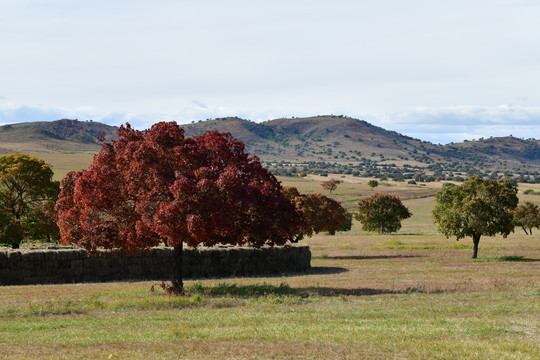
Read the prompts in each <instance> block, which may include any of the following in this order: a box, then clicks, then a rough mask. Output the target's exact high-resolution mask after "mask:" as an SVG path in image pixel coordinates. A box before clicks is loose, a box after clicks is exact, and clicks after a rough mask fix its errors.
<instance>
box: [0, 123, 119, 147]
mask: <svg viewBox="0 0 540 360" xmlns="http://www.w3.org/2000/svg"><path fill="white" fill-rule="evenodd" d="M102 134H103V135H105V141H110V140H112V139H114V138H116V137H117V128H116V127H114V126H109V125H105V124H102V123H99V122H93V121H78V120H69V119H62V120H57V121H51V122H48V121H42V122H28V123H19V124H11V125H4V126H0V154H6V153H12V152H27V153H55V152H96V151H99V148H100V145H99V140H98V137H99V136H100V135H102Z"/></svg>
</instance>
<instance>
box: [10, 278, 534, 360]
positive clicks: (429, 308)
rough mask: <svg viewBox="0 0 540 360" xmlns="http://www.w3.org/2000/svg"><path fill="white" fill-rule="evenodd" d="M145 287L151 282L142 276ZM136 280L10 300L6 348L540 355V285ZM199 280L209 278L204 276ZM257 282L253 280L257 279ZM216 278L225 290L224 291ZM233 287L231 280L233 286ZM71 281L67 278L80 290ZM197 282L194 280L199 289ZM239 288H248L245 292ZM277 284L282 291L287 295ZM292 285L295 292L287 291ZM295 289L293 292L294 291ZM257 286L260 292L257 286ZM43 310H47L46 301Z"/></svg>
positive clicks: (101, 352)
mask: <svg viewBox="0 0 540 360" xmlns="http://www.w3.org/2000/svg"><path fill="white" fill-rule="evenodd" d="M139 285H142V284H139ZM261 286H262V287H266V288H267V289H270V291H269V292H268V293H266V294H263V295H255V294H253V293H252V292H251V291H249V290H248V291H247V292H246V293H244V290H246V289H245V288H242V286H241V285H234V286H232V288H236V290H240V291H233V294H230V293H226V292H223V285H217V286H216V287H212V286H210V287H208V288H207V289H206V290H205V291H202V292H203V293H204V294H201V293H200V292H201V291H198V290H200V288H198V289H196V291H195V292H197V294H194V295H188V296H185V297H170V296H166V295H161V294H152V293H150V292H148V291H146V292H141V291H140V290H138V289H135V288H133V287H132V286H127V288H128V289H126V290H123V291H118V290H117V289H107V286H104V288H103V289H102V290H101V291H100V292H98V293H93V291H90V292H88V293H87V294H84V293H83V294H79V295H78V296H75V297H73V298H70V299H64V300H59V301H57V302H54V301H53V302H45V303H42V304H41V305H37V304H35V303H34V304H32V303H27V304H19V305H12V306H11V308H10V309H16V311H15V312H14V311H13V310H8V311H6V306H3V307H2V308H1V309H2V310H0V334H1V340H0V349H2V351H1V355H0V356H1V357H2V358H19V357H31V358H42V359H43V358H64V357H72V358H124V359H129V358H146V359H158V358H182V357H185V358H203V359H215V358H246V359H258V358H276V357H282V358H335V359H341V358H351V359H352V358H382V357H384V358H431V359H437V358H440V359H451V358H483V359H495V358H508V359H510V358H512V359H515V358H524V359H525V358H531V359H533V358H538V357H539V356H540V348H539V345H538V344H539V340H540V331H539V319H538V314H539V313H540V301H539V299H540V291H539V290H533V289H530V290H527V291H520V292H512V291H511V292H508V291H500V290H498V291H487V292H476V293H473V294H463V293H455V292H450V293H439V294H422V293H416V292H409V293H397V294H382V295H373V296H354V295H349V296H343V295H341V296H324V295H321V294H317V292H316V291H314V292H312V293H309V292H306V291H305V290H301V291H300V293H303V294H298V290H294V289H291V288H289V290H284V289H287V287H283V285H281V289H280V286H275V287H274V290H272V287H271V286H269V285H268V284H265V285H261ZM195 287H196V288H197V287H199V285H195ZM251 287H252V288H253V285H251ZM216 288H218V289H219V288H221V290H219V291H217V292H218V293H219V295H212V292H213V291H214V290H215V289H216ZM229 288H231V286H230V285H229ZM70 289H71V287H70V286H66V289H65V290H66V291H67V292H69V291H70ZM191 289H193V285H192V288H191ZM235 292H236V294H234V293H235ZM275 292H277V293H278V294H277V295H276V294H275ZM283 292H285V293H283ZM287 292H290V293H287ZM250 294H253V295H250ZM42 310H43V311H42Z"/></svg>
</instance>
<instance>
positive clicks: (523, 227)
mask: <svg viewBox="0 0 540 360" xmlns="http://www.w3.org/2000/svg"><path fill="white" fill-rule="evenodd" d="M521 228H522V229H523V231H525V234H527V235H529V233H528V232H527V229H525V226H522V227H521Z"/></svg>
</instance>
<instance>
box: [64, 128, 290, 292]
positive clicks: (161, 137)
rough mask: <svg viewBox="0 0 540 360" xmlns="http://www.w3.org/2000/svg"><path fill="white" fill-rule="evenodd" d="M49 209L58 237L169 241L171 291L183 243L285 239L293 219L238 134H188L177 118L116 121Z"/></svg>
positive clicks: (103, 243) (91, 244) (137, 244)
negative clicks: (114, 131)
mask: <svg viewBox="0 0 540 360" xmlns="http://www.w3.org/2000/svg"><path fill="white" fill-rule="evenodd" d="M56 210H57V213H58V223H59V226H60V229H61V236H62V238H61V241H62V242H63V243H72V242H76V243H77V244H78V245H80V246H83V247H85V248H86V249H88V250H90V251H95V250H96V249H97V248H100V247H103V248H109V249H110V248H117V249H122V250H131V249H148V248H150V247H153V246H157V245H159V244H160V243H161V242H164V243H165V245H167V246H172V247H174V249H175V259H176V260H175V270H174V276H173V283H172V287H171V288H170V289H171V290H172V291H173V292H175V293H181V292H182V291H183V282H182V247H183V244H184V243H186V244H187V245H189V246H197V245H199V244H202V245H206V246H213V245H216V244H235V245H241V244H246V243H250V244H253V245H255V246H262V245H265V244H268V245H276V244H284V243H285V242H286V241H287V240H289V239H291V238H292V237H293V236H294V235H295V234H296V233H298V231H299V225H300V215H299V214H298V213H297V212H296V211H295V208H294V206H293V205H292V204H291V203H290V202H289V201H288V200H287V199H286V198H285V197H284V196H283V195H282V194H281V185H280V183H279V181H278V180H277V179H276V178H275V177H274V176H273V175H272V174H270V173H269V172H268V171H267V170H265V169H264V168H263V167H262V166H261V164H260V161H259V159H258V158H257V157H255V156H254V157H249V156H248V155H247V154H246V153H245V151H244V145H243V143H242V142H240V141H238V140H236V139H234V138H233V137H232V136H231V135H230V134H229V133H220V132H217V131H209V132H207V133H206V134H204V135H201V136H196V137H193V138H185V137H184V131H183V129H181V128H180V127H179V126H178V125H177V124H176V123H174V122H170V123H165V122H162V123H157V124H155V125H153V126H152V127H151V128H150V129H149V130H146V131H145V132H142V131H137V130H134V129H133V128H131V126H130V125H129V124H127V125H126V126H121V127H120V129H119V138H118V140H116V141H113V142H112V143H110V144H109V143H104V144H103V145H102V149H101V152H100V153H99V154H97V155H96V156H95V157H94V159H93V162H92V164H91V165H90V167H89V168H88V170H85V171H83V172H81V173H78V174H73V173H71V174H70V175H69V176H68V177H66V178H65V179H64V180H63V181H62V184H61V193H60V200H59V201H58V204H57V207H56Z"/></svg>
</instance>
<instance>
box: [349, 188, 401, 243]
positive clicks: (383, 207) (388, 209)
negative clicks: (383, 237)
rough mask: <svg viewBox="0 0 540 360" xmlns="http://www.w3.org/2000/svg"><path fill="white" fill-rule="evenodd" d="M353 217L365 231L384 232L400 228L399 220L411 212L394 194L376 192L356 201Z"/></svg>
mask: <svg viewBox="0 0 540 360" xmlns="http://www.w3.org/2000/svg"><path fill="white" fill-rule="evenodd" d="M355 217H356V219H357V220H358V221H360V222H361V223H362V229H364V230H365V231H377V232H379V233H383V234H384V233H391V232H396V231H398V230H399V229H401V221H402V220H405V219H407V218H409V217H411V213H410V212H409V209H407V207H405V205H403V203H402V202H401V200H400V199H399V197H397V196H396V195H392V194H380V193H376V194H374V195H372V196H370V197H368V198H367V199H363V200H360V201H359V202H358V212H357V213H356V214H355Z"/></svg>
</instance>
